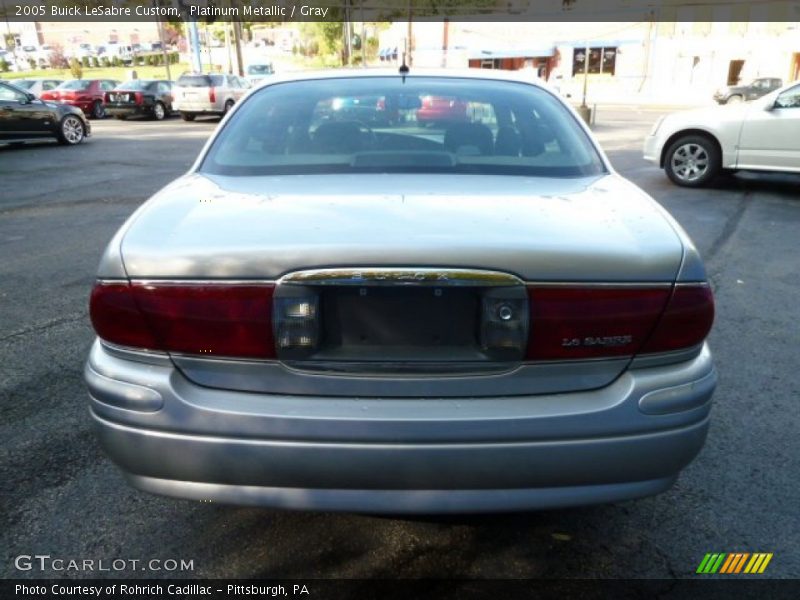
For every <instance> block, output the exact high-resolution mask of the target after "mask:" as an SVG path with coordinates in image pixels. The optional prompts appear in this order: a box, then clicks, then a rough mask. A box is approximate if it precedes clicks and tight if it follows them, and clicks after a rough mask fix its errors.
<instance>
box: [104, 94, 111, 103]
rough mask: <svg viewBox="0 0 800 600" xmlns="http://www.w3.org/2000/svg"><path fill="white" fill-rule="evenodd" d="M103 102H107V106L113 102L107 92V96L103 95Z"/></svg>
mask: <svg viewBox="0 0 800 600" xmlns="http://www.w3.org/2000/svg"><path fill="white" fill-rule="evenodd" d="M103 102H105V103H106V104H108V103H109V102H111V97H110V96H109V94H108V92H106V93H105V94H103Z"/></svg>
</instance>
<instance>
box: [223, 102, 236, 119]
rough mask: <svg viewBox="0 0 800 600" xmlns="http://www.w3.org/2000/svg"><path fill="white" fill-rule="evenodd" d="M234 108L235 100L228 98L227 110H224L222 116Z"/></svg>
mask: <svg viewBox="0 0 800 600" xmlns="http://www.w3.org/2000/svg"><path fill="white" fill-rule="evenodd" d="M232 108H233V100H228V101H227V102H226V103H225V110H223V111H222V116H223V117H224V116H225V115H227V114H228V113H229V112H230V111H231V109H232Z"/></svg>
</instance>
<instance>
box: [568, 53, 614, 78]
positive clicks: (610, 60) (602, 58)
mask: <svg viewBox="0 0 800 600" xmlns="http://www.w3.org/2000/svg"><path fill="white" fill-rule="evenodd" d="M585 60H586V48H575V49H574V50H573V54H572V75H573V76H575V75H580V74H581V73H583V71H584V69H585V62H584V61H585ZM616 66H617V49H616V47H611V48H589V73H605V74H606V75H613V74H614V72H615V71H616Z"/></svg>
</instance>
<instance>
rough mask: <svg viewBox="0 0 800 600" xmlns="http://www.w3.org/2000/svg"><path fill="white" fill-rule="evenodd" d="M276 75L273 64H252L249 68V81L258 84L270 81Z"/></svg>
mask: <svg viewBox="0 0 800 600" xmlns="http://www.w3.org/2000/svg"><path fill="white" fill-rule="evenodd" d="M274 74H275V69H274V68H273V66H272V63H250V65H249V66H248V67H247V79H249V80H250V83H253V84H256V83H258V82H260V81H263V80H264V79H269V78H270V77H272V76H273V75H274Z"/></svg>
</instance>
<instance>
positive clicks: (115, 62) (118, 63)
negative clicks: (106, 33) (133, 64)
mask: <svg viewBox="0 0 800 600" xmlns="http://www.w3.org/2000/svg"><path fill="white" fill-rule="evenodd" d="M111 66H112V67H121V66H122V61H121V60H120V59H119V56H117V55H116V54H115V55H114V56H112V57H111Z"/></svg>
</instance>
